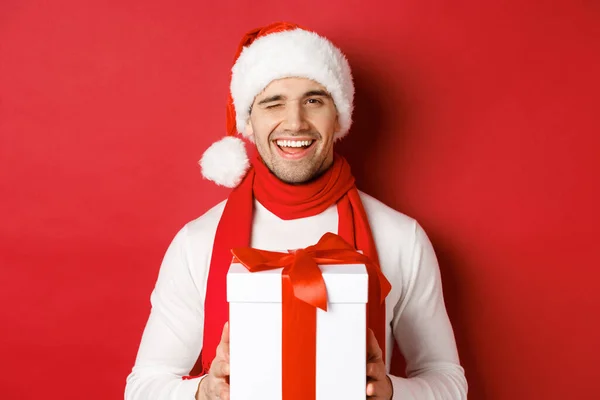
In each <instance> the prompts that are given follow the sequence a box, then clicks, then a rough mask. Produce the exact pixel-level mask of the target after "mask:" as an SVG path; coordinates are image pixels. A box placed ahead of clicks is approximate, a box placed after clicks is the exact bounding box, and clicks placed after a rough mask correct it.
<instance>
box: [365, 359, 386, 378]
mask: <svg viewBox="0 0 600 400" xmlns="http://www.w3.org/2000/svg"><path fill="white" fill-rule="evenodd" d="M385 375H386V373H385V368H384V367H383V364H381V362H370V363H368V364H367V377H368V378H371V379H375V380H381V379H383V378H384V377H385Z"/></svg>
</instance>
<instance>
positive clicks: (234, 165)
mask: <svg viewBox="0 0 600 400" xmlns="http://www.w3.org/2000/svg"><path fill="white" fill-rule="evenodd" d="M198 164H200V167H202V175H203V176H204V177H205V178H206V179H209V180H211V181H213V182H215V183H216V184H218V185H221V186H225V187H229V188H233V187H236V186H237V185H239V183H240V182H241V181H242V179H243V178H244V176H245V175H246V172H247V171H248V168H250V161H249V160H248V154H247V153H246V145H245V144H244V141H243V140H242V139H240V138H238V137H235V136H225V137H224V138H223V139H221V140H219V141H218V142H215V143H213V144H212V145H211V146H210V147H209V148H208V149H206V151H205V152H204V154H203V155H202V159H201V160H200V161H199V162H198Z"/></svg>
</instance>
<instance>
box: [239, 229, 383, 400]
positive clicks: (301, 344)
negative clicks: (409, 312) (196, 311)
mask: <svg viewBox="0 0 600 400" xmlns="http://www.w3.org/2000/svg"><path fill="white" fill-rule="evenodd" d="M231 252H232V253H233V255H234V256H235V258H234V262H240V263H241V264H243V265H244V266H245V267H246V268H247V269H248V270H249V271H250V272H259V271H266V270H270V269H277V268H282V267H283V271H282V274H281V275H282V291H281V301H282V327H281V335H282V377H281V379H282V399H283V400H314V399H315V397H316V386H315V385H316V383H315V382H316V379H315V377H316V329H317V318H316V309H317V308H320V309H322V310H323V311H327V290H326V287H325V281H324V280H323V276H322V275H321V270H320V269H319V264H320V265H331V264H364V265H365V266H366V268H367V272H368V275H369V277H370V278H372V277H375V278H376V279H369V304H368V306H369V307H373V309H374V312H377V309H378V308H380V306H381V304H382V303H383V302H384V301H385V298H386V296H387V295H388V293H389V292H390V290H391V288H392V287H391V285H390V283H389V282H388V280H387V279H386V278H385V276H384V275H383V273H382V272H381V270H380V269H379V266H378V265H377V264H376V263H374V262H373V261H372V260H371V259H370V258H369V257H367V256H365V255H363V254H360V253H358V252H357V251H356V250H355V249H354V247H352V246H351V245H350V244H348V243H347V242H346V241H344V239H342V238H341V237H340V236H338V235H335V234H333V233H326V234H325V235H323V237H322V238H321V240H319V242H318V243H317V244H315V245H314V246H309V247H307V248H306V249H302V250H290V251H289V252H288V253H278V252H274V251H266V250H257V249H253V248H248V247H244V248H235V249H233V250H232V251H231ZM374 306H376V307H374ZM379 314H381V313H378V318H377V321H378V323H381V324H385V309H384V313H383V315H379Z"/></svg>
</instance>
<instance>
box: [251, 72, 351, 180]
mask: <svg viewBox="0 0 600 400" xmlns="http://www.w3.org/2000/svg"><path fill="white" fill-rule="evenodd" d="M338 130H339V123H338V118H337V110H336V108H335V104H334V102H333V99H332V98H331V96H330V94H329V93H328V92H327V91H326V90H325V88H324V87H323V86H322V85H320V84H319V83H317V82H315V81H312V80H310V79H305V78H284V79H278V80H275V81H273V82H271V83H270V84H269V86H267V87H266V88H265V90H263V91H262V92H261V93H260V94H259V95H258V96H256V98H255V99H254V103H253V105H252V111H251V113H250V118H249V120H248V123H247V125H246V134H248V135H253V137H254V142H255V144H256V148H257V150H258V153H259V154H260V156H261V157H262V159H263V161H264V162H265V164H266V165H267V167H268V168H269V169H270V170H271V171H272V172H273V173H274V174H275V176H277V177H278V178H279V179H281V180H282V181H284V182H288V183H302V182H306V181H309V180H311V179H313V178H315V177H316V176H318V175H320V174H321V173H323V172H324V171H326V170H327V169H328V168H329V167H330V166H331V164H332V163H333V136H334V134H335V132H337V131H338Z"/></svg>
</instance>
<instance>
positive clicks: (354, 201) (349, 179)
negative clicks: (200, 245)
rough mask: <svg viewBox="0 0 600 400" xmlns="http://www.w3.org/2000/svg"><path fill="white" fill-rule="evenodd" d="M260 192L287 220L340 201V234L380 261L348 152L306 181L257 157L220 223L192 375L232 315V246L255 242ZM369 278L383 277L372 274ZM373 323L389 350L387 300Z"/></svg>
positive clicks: (370, 318) (376, 308) (371, 312)
mask: <svg viewBox="0 0 600 400" xmlns="http://www.w3.org/2000/svg"><path fill="white" fill-rule="evenodd" d="M254 197H256V199H257V200H258V201H259V202H260V203H261V204H262V205H263V206H264V207H265V208H267V209H268V210H269V211H271V212H272V213H273V214H275V215H277V216H278V217H279V218H281V219H284V220H291V219H297V218H304V217H311V216H313V215H317V214H320V213H322V212H323V211H325V210H326V209H327V208H329V207H330V206H332V205H334V204H337V210H338V219H339V222H338V235H340V236H341V237H342V238H343V239H344V240H346V241H347V242H348V243H350V244H352V245H354V247H355V248H356V249H359V250H362V251H363V253H364V254H365V255H366V256H368V257H369V258H371V260H373V261H374V262H375V263H376V264H379V259H378V257H377V250H376V248H375V242H374V241H373V236H372V235H371V228H370V227H369V221H368V219H367V214H366V213H365V210H364V208H363V205H362V202H361V200H360V197H359V194H358V190H357V189H356V186H355V183H354V176H353V175H352V173H351V171H350V165H349V164H348V162H347V161H346V160H345V159H344V158H343V157H341V156H339V155H337V154H336V155H335V157H334V162H333V166H332V167H331V168H329V169H328V170H327V171H326V172H325V173H324V174H323V175H321V176H320V177H319V178H317V179H316V180H314V181H311V182H309V183H306V184H302V185H290V184H287V183H284V182H282V181H281V180H279V179H278V178H277V177H276V176H275V175H273V174H272V173H271V171H270V170H269V169H268V168H267V167H266V166H265V164H264V163H263V162H262V160H261V159H260V158H259V157H256V159H255V160H254V162H253V167H252V168H251V169H250V170H249V171H248V174H247V175H246V176H245V178H244V180H243V181H242V182H241V183H240V185H239V186H237V187H236V188H235V189H234V190H233V191H232V192H231V194H230V195H229V198H228V200H227V204H226V205H225V209H224V210H223V215H222V216H221V220H220V221H219V225H218V227H217V233H216V235H215V242H214V244H213V252H212V258H211V262H210V270H209V273H208V281H207V289H206V298H205V302H204V313H205V315H204V340H203V349H202V354H201V357H200V358H199V360H198V361H199V362H197V363H196V366H194V368H193V369H192V371H191V372H190V374H191V375H192V376H193V375H197V374H199V373H200V372H202V373H208V371H209V369H210V364H211V362H212V360H213V359H214V357H215V354H216V348H217V346H218V344H219V342H220V340H221V332H222V330H223V326H224V325H225V322H227V321H228V319H229V305H228V303H227V288H226V277H227V271H228V270H229V266H230V264H231V260H232V255H231V249H232V248H235V247H247V246H249V245H250V234H251V231H252V213H253V198H254ZM281 250H285V249H281ZM369 279H378V277H377V276H373V277H371V276H369ZM367 323H368V327H369V328H371V329H372V330H373V332H374V333H375V337H376V338H377V341H378V343H379V346H380V347H381V349H382V351H383V354H386V353H385V303H384V304H381V305H380V302H378V301H369V303H368V305H367ZM200 363H201V364H200ZM200 368H202V370H200Z"/></svg>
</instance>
